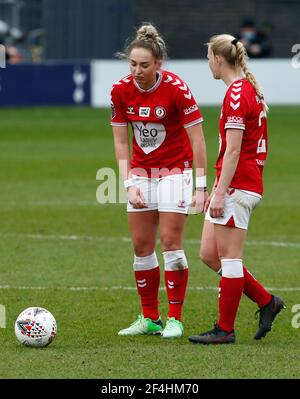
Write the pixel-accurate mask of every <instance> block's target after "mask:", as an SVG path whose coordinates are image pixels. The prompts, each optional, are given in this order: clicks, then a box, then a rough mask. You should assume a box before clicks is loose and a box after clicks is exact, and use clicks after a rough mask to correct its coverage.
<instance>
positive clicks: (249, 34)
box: [237, 17, 272, 58]
mask: <svg viewBox="0 0 300 399" xmlns="http://www.w3.org/2000/svg"><path fill="white" fill-rule="evenodd" d="M270 33H271V25H269V24H264V25H263V27H262V28H261V29H257V27H256V24H255V21H254V19H253V18H251V17H245V18H244V19H243V21H242V24H241V28H240V32H239V33H238V34H237V38H238V39H239V40H240V41H241V42H242V43H243V44H244V46H245V48H246V50H247V53H248V56H249V57H250V58H266V57H270V55H271V54H272V47H271V44H270V37H269V35H270Z"/></svg>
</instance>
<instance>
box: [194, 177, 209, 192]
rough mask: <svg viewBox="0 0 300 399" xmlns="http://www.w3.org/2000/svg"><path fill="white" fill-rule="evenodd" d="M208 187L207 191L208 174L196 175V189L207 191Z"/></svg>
mask: <svg viewBox="0 0 300 399" xmlns="http://www.w3.org/2000/svg"><path fill="white" fill-rule="evenodd" d="M205 188H206V191H207V182H206V176H196V181H195V189H196V190H198V189H200V190H199V191H201V189H202V191H205V190H204V189H205Z"/></svg>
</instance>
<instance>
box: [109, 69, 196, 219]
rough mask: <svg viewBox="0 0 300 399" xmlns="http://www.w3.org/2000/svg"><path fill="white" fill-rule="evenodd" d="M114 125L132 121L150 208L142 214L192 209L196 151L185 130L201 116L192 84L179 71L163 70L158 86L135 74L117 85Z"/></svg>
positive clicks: (135, 167) (135, 155) (135, 163)
mask: <svg viewBox="0 0 300 399" xmlns="http://www.w3.org/2000/svg"><path fill="white" fill-rule="evenodd" d="M111 102H112V104H111V105H112V116H111V125H112V126H127V125H128V124H131V126H132V132H133V139H132V147H133V152H132V160H131V168H132V174H133V179H134V181H135V185H136V186H138V187H140V189H141V191H142V193H143V195H144V197H145V199H146V202H147V204H148V208H144V209H134V208H133V206H132V205H131V204H129V203H128V205H127V210H128V211H130V212H141V211H146V210H158V211H160V212H170V211H171V212H177V213H187V212H188V207H189V205H190V203H191V201H192V190H193V177H192V162H193V152H192V147H191V144H190V140H189V137H188V135H187V132H186V130H185V129H186V128H189V127H191V126H193V125H196V124H198V123H201V122H202V121H203V118H202V115H201V113H200V111H199V109H198V106H197V104H196V102H195V99H194V97H193V95H192V93H191V91H190V90H189V88H188V86H187V85H186V84H185V83H184V82H183V81H182V80H181V79H180V78H179V77H178V76H177V75H175V74H174V73H171V72H168V71H165V70H161V71H159V73H158V79H157V82H156V84H155V85H154V86H153V87H152V88H151V89H149V90H143V89H142V88H141V87H139V85H138V84H137V83H136V82H135V81H134V79H133V77H132V76H131V75H128V76H126V77H125V78H123V79H121V80H119V81H118V82H116V83H115V84H114V85H113V89H112V92H111Z"/></svg>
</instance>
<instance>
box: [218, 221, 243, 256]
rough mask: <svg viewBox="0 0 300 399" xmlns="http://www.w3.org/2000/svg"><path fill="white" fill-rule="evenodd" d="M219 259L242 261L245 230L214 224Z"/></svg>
mask: <svg viewBox="0 0 300 399" xmlns="http://www.w3.org/2000/svg"><path fill="white" fill-rule="evenodd" d="M214 229H215V237H216V243H217V249H218V255H219V258H220V259H222V258H227V259H242V258H243V251H244V243H245V239H246V236H247V230H246V229H240V228H238V227H228V226H223V225H220V224H214Z"/></svg>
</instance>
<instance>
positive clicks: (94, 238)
mask: <svg viewBox="0 0 300 399" xmlns="http://www.w3.org/2000/svg"><path fill="white" fill-rule="evenodd" d="M0 237H3V238H5V237H23V238H27V239H33V240H66V241H80V240H86V241H98V242H99V241H100V242H104V241H105V242H130V241H131V239H130V237H103V236H79V235H75V234H72V235H64V234H14V233H0ZM184 242H185V243H186V244H192V245H199V244H200V240H194V239H186V240H185V241H184ZM246 245H251V246H270V247H283V248H300V243H297V242H281V241H246Z"/></svg>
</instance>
